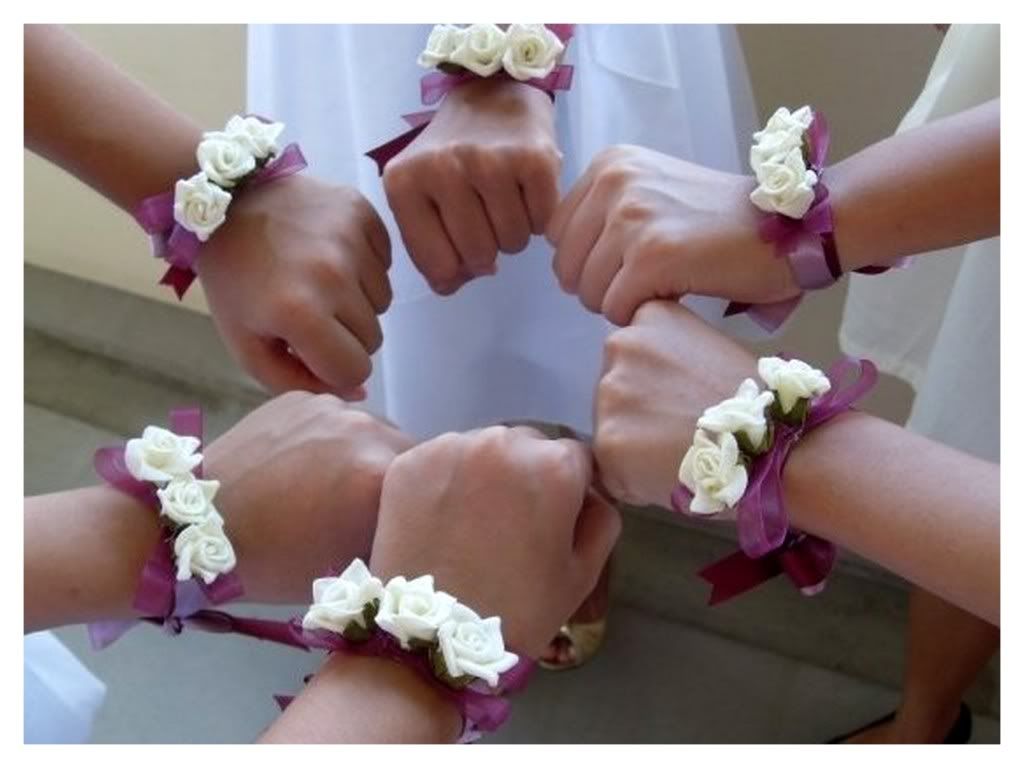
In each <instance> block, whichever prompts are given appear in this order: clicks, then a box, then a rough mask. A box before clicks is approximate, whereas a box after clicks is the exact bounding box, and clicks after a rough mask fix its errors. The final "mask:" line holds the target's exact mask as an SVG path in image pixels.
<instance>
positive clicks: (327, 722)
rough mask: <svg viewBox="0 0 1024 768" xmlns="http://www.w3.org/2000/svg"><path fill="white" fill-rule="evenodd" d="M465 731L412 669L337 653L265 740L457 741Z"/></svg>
mask: <svg viewBox="0 0 1024 768" xmlns="http://www.w3.org/2000/svg"><path fill="white" fill-rule="evenodd" d="M461 729H462V723H461V718H460V717H459V714H458V712H457V711H456V709H455V707H454V706H452V704H451V703H450V702H448V701H446V700H445V699H444V698H443V697H442V696H441V694H440V693H439V692H438V691H437V690H436V689H434V688H432V687H431V686H430V685H429V684H427V683H426V682H425V681H424V680H423V679H422V678H420V677H419V676H418V675H417V674H416V673H415V672H414V671H413V670H411V669H409V668H407V667H405V666H403V665H401V664H397V663H395V662H394V661H391V660H389V659H383V658H377V657H361V656H351V655H345V654H332V655H331V656H330V657H328V659H327V661H326V662H325V663H324V665H323V666H322V667H321V668H320V671H319V672H317V674H316V676H315V677H314V678H313V680H311V681H310V683H309V685H308V687H307V688H306V689H305V690H304V691H303V692H302V693H301V694H300V695H299V696H298V697H297V698H296V699H295V700H294V701H293V702H292V703H291V704H290V705H289V707H288V709H287V710H285V713H284V714H283V715H282V717H281V718H280V719H279V720H278V722H277V723H275V724H274V725H273V726H272V727H271V728H270V730H269V731H268V732H267V733H266V734H265V736H264V740H265V741H269V742H366V743H368V742H376V743H380V742H410V743H452V742H455V741H456V740H457V739H458V737H459V734H460V732H461Z"/></svg>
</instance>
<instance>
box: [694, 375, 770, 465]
mask: <svg viewBox="0 0 1024 768" xmlns="http://www.w3.org/2000/svg"><path fill="white" fill-rule="evenodd" d="M774 399H775V395H773V394H772V393H771V392H760V391H759V390H758V386H757V383H756V382H755V381H754V380H753V379H744V380H743V383H742V384H740V386H739V388H738V389H737V390H736V394H735V396H733V397H730V398H729V399H727V400H723V401H722V402H720V403H719V404H718V405H713V406H711V407H710V408H708V409H707V410H705V411H704V413H703V415H702V416H701V417H700V418H699V419H697V426H698V427H700V428H701V429H707V430H710V431H712V432H719V433H724V432H742V433H743V434H745V435H746V436H747V439H748V440H749V441H750V444H751V446H753V447H755V448H756V447H757V446H759V445H760V444H761V442H762V441H763V440H764V435H765V432H766V431H767V429H768V421H767V420H766V419H765V415H764V411H765V409H766V408H767V407H768V406H769V405H771V404H772V401H773V400H774Z"/></svg>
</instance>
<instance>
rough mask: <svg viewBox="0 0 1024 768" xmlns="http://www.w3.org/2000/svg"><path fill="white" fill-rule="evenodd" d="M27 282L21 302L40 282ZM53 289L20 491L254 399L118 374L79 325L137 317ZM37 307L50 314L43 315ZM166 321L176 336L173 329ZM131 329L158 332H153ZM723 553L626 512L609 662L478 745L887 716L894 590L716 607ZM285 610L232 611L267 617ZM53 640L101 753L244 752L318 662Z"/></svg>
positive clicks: (784, 735)
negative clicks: (137, 439)
mask: <svg viewBox="0 0 1024 768" xmlns="http://www.w3.org/2000/svg"><path fill="white" fill-rule="evenodd" d="M29 277H30V276H29V274H28V272H26V278H27V279H26V297H27V298H28V297H29V295H30V293H31V289H32V286H33V285H34V284H35V282H34V280H35V277H33V280H29V279H28V278H29ZM36 277H38V276H36ZM61 290H62V289H61V288H60V286H59V285H58V286H57V287H56V288H55V287H54V285H53V284H52V283H47V291H46V292H45V294H44V295H45V301H44V300H43V299H40V300H38V301H35V300H34V301H31V302H30V301H26V312H27V313H28V312H32V313H33V314H32V316H31V317H29V315H27V316H26V334H25V368H26V370H25V392H26V408H25V489H26V493H27V494H36V493H45V492H48V491H56V490H61V489H65V488H73V487H78V486H81V485H87V484H92V483H94V482H95V478H94V476H93V472H92V467H91V457H92V452H93V450H94V448H95V447H96V446H97V445H99V444H103V443H107V442H111V441H114V440H117V439H119V438H120V437H122V436H124V435H126V434H128V433H130V432H133V431H134V430H135V429H137V428H138V426H139V425H141V424H144V423H146V421H147V420H149V419H152V418H153V414H154V413H155V414H158V415H162V414H163V413H164V412H165V411H166V409H167V408H168V407H169V406H173V405H177V404H181V403H185V402H201V403H203V405H204V408H205V409H206V412H207V416H208V419H207V425H208V433H209V435H211V436H214V435H217V434H219V433H220V432H222V431H223V430H224V429H225V428H226V427H227V426H228V425H230V424H231V423H233V422H234V421H235V420H237V418H238V417H239V416H240V414H242V413H244V412H245V411H247V410H248V409H249V408H251V407H252V405H253V404H254V403H255V402H257V401H258V397H257V396H255V395H254V394H253V393H252V392H251V390H249V389H247V388H246V387H245V386H244V382H243V384H242V385H240V386H235V384H233V383H231V382H230V381H228V379H229V377H230V376H234V375H235V374H234V372H233V371H232V370H231V369H230V367H222V368H220V369H218V370H216V371H213V372H212V373H211V372H209V371H207V372H206V375H205V377H204V376H203V375H201V374H203V372H201V371H200V372H196V371H195V369H194V368H193V369H190V378H189V383H188V384H183V383H181V382H176V381H173V380H169V379H167V378H166V377H160V376H155V375H153V374H152V373H151V372H150V370H149V367H148V366H146V365H140V364H139V360H138V359H136V358H133V357H127V360H129V361H130V363H129V362H127V361H126V360H125V359H124V358H125V356H124V355H122V354H121V352H123V350H111V349H109V348H105V349H103V350H100V351H97V350H96V349H93V348H89V345H88V344H87V343H84V342H83V339H82V337H81V334H83V333H84V331H83V328H86V329H87V326H89V325H90V324H99V325H102V324H103V323H104V322H109V323H111V324H114V325H116V324H117V323H116V322H115V320H113V319H110V318H109V316H108V319H107V320H104V315H103V311H106V310H110V311H112V312H115V313H120V315H121V317H126V316H127V317H135V318H138V317H140V316H141V315H140V313H138V312H137V311H135V310H136V309H137V307H133V305H132V302H137V301H138V300H137V299H131V298H130V297H125V298H123V299H122V298H119V297H116V296H115V297H110V296H104V297H101V298H102V301H95V300H94V299H95V298H96V297H95V296H94V295H92V294H90V290H91V289H90V288H78V287H75V290H73V291H71V292H68V293H64V294H61V292H60V291H61ZM83 297H84V298H83ZM46 302H49V305H50V306H52V307H53V308H54V309H55V311H59V313H60V317H57V316H56V315H51V316H41V315H40V312H42V311H43V310H42V309H41V308H45V305H46ZM30 308H31V309H30ZM100 308H102V311H101V309H100ZM164 310H165V308H159V312H164ZM145 314H146V316H152V315H153V314H154V312H147V313H145ZM55 318H56V319H55ZM193 318H194V316H193ZM163 320H167V318H161V321H163ZM181 322H194V320H193V319H191V318H188V319H186V320H184V321H181ZM168 324H169V325H171V326H172V327H177V328H180V327H181V325H180V322H179V321H178V320H176V321H175V323H173V324H170V323H168ZM62 327H63V328H68V329H71V328H73V329H74V330H75V333H77V334H79V336H74V335H73V334H65V333H63V332H61V328H62ZM121 327H124V326H123V325H122V326H121ZM131 332H132V333H137V334H139V335H141V336H143V337H152V335H153V334H154V333H158V330H154V329H153V328H150V329H139V328H134V329H133V330H132V331H131ZM102 334H109V330H103V331H102ZM202 334H206V335H205V336H202ZM211 334H212V329H210V328H208V327H206V326H203V325H202V323H199V325H197V326H196V328H195V329H194V330H193V331H191V332H190V336H191V337H192V338H193V339H196V338H199V341H197V343H198V344H210V345H214V346H215V341H211V340H210V338H209V336H210V335H211ZM115 336H116V334H115ZM200 337H201V338H200ZM106 338H114V336H111V335H107V336H106ZM124 338H125V337H124V335H122V336H118V337H117V340H118V341H119V342H122V341H123V340H124ZM204 339H205V340H204ZM118 357H120V358H121V359H116V358H118ZM218 365H220V363H218ZM226 377H228V378H226ZM225 381H228V383H227V384H225ZM197 382H198V383H197ZM211 382H212V383H211ZM71 383H73V386H71ZM113 393H116V395H115V394H113ZM729 548H730V545H729V542H728V541H727V540H726V539H725V538H723V537H722V535H721V534H716V535H709V534H707V533H706V532H697V531H694V530H691V529H687V528H686V527H685V526H680V525H679V524H677V523H675V522H673V521H670V520H666V519H665V517H664V515H662V514H658V515H653V514H651V513H649V512H631V513H630V514H629V515H628V516H627V521H626V527H625V533H624V536H623V541H622V543H621V544H620V546H619V550H618V554H617V556H616V563H615V568H614V569H613V590H612V591H613V607H612V621H611V623H610V629H609V634H608V638H607V642H606V645H605V647H604V648H603V650H602V652H601V653H600V654H599V655H598V656H597V657H596V658H595V659H594V660H593V662H592V663H591V664H589V665H587V666H585V667H583V668H581V669H579V670H574V671H572V672H566V673H557V674H553V673H543V672H539V673H537V674H536V675H535V677H534V679H533V682H532V683H531V686H530V687H529V688H528V689H527V691H526V692H525V693H524V694H523V695H522V696H521V697H520V698H519V699H518V700H517V702H516V704H515V706H514V708H513V716H512V719H511V721H510V722H509V724H508V725H507V726H506V727H505V729H504V730H502V731H501V732H500V733H499V734H497V735H496V736H495V737H492V738H491V740H492V741H495V742H512V743H537V742H659V743H690V742H730V743H750V742H758V743H773V742H785V743H792V742H796V743H816V742H821V741H824V740H826V739H828V738H829V737H831V736H833V735H835V734H836V733H839V732H842V731H845V730H848V729H850V728H853V727H855V726H857V725H859V724H862V723H863V722H866V721H867V720H870V719H873V718H875V717H877V716H878V715H880V714H882V713H884V712H887V711H889V710H890V709H891V708H892V707H893V705H894V704H895V703H896V701H897V700H898V691H897V690H896V687H897V686H898V682H899V679H900V671H901V665H902V631H903V621H904V619H905V617H904V611H905V602H906V592H905V589H904V588H903V586H902V585H900V584H899V582H897V581H896V580H893V579H891V578H888V577H885V576H883V575H881V574H879V573H877V572H876V571H873V570H872V569H865V568H863V567H861V566H860V565H858V564H857V563H855V562H854V563H851V562H849V561H847V562H846V563H845V564H844V566H843V567H842V568H841V569H840V570H839V571H837V573H836V574H835V575H834V577H833V578H832V579H831V580H830V586H829V588H828V589H827V590H826V591H825V593H824V594H822V595H821V596H820V597H817V598H814V599H813V600H806V599H803V598H801V597H799V596H798V595H797V594H796V593H795V591H794V590H792V589H791V588H789V587H788V586H787V585H785V584H782V583H771V584H769V585H767V586H766V587H765V588H763V589H760V590H758V591H756V592H754V593H751V594H749V595H746V596H743V597H741V598H739V599H737V600H735V601H732V602H730V603H727V604H725V605H722V606H717V607H716V608H714V609H709V608H707V607H706V606H705V605H704V600H705V598H706V593H705V591H704V587H703V585H702V584H701V583H700V582H699V581H698V580H697V579H695V578H694V577H693V572H694V571H695V570H696V569H697V567H698V566H699V565H702V564H706V563H707V562H709V561H710V560H711V559H713V558H715V557H718V556H720V555H721V554H723V553H724V552H725V551H727V550H728V549H729ZM298 610H299V609H298V607H296V609H295V610H294V611H292V610H289V609H288V608H278V609H273V610H268V609H265V608H262V609H261V608H259V607H252V606H241V605H240V606H238V608H237V612H238V613H240V614H241V613H248V614H250V615H252V614H256V613H260V614H264V615H277V616H287V615H291V614H292V613H294V612H297V611H298ZM57 635H58V636H59V637H60V638H61V639H62V640H63V641H64V642H65V643H66V644H67V645H68V646H69V647H70V648H71V649H72V650H73V651H74V652H75V653H76V654H78V655H79V657H80V658H81V659H82V660H83V662H84V663H85V664H86V665H87V666H88V667H89V668H90V669H92V670H93V671H94V672H95V674H96V675H97V676H98V677H99V678H100V679H102V680H103V681H104V682H105V683H106V684H107V686H108V695H107V699H106V702H105V704H104V707H103V709H102V711H101V713H100V716H99V719H98V722H97V724H96V728H95V731H94V734H93V740H94V741H96V742H108V743H109V742H132V743H153V742H184V741H192V742H248V741H251V740H252V739H253V738H255V737H256V736H257V734H259V732H260V731H261V730H262V729H263V728H264V727H265V726H266V725H267V723H268V722H269V721H270V720H271V719H272V718H273V717H274V716H275V714H276V711H277V709H276V705H275V704H274V702H273V700H272V698H271V695H272V694H274V693H288V692H294V691H295V690H297V689H298V688H299V687H300V685H301V681H302V678H303V677H304V676H305V675H306V674H308V673H309V672H311V671H313V670H315V668H316V667H317V665H318V662H319V655H318V654H306V653H303V652H301V651H297V650H294V649H288V648H282V647H279V646H274V645H270V644H264V643H259V642H256V641H251V640H246V639H242V638H237V637H232V636H221V635H216V636H214V635H204V634H201V633H198V632H194V633H186V634H184V635H182V636H180V637H177V638H172V637H168V636H166V635H164V634H163V633H161V632H160V631H159V630H156V629H154V628H152V627H148V626H146V627H139V628H137V629H135V630H133V631H132V632H130V633H129V634H128V635H126V636H125V637H123V638H122V639H121V640H119V641H118V642H117V643H116V644H115V645H113V646H112V647H110V648H108V649H107V650H105V651H103V652H101V653H94V652H93V651H91V650H90V649H89V647H88V643H87V640H86V636H85V631H84V628H83V627H80V626H74V627H65V628H61V629H59V630H57ZM211 682H216V685H215V686H214V685H211V684H210V683H211ZM157 690H158V691H159V692H160V695H159V696H155V695H153V691H157ZM969 700H970V701H971V703H972V705H973V706H974V707H975V709H976V710H977V711H980V712H983V713H986V714H987V715H988V716H978V717H976V720H975V739H974V740H975V741H977V742H981V743H996V742H998V740H999V721H998V719H997V718H998V711H999V687H998V666H997V665H992V666H990V668H989V669H987V670H986V671H985V673H984V674H983V675H982V677H981V679H980V680H979V683H978V684H977V685H976V686H975V687H974V689H972V691H971V693H970V696H969Z"/></svg>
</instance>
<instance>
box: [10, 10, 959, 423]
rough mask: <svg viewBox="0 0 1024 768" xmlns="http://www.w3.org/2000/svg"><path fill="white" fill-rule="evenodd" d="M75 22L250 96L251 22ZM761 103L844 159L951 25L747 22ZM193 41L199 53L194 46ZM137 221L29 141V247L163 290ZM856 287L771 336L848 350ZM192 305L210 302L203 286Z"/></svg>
mask: <svg viewBox="0 0 1024 768" xmlns="http://www.w3.org/2000/svg"><path fill="white" fill-rule="evenodd" d="M73 29H74V30H75V31H76V32H77V33H78V34H80V35H81V36H82V37H83V38H84V39H85V40H86V41H87V42H88V43H90V44H91V45H93V46H95V47H96V48H98V49H99V50H100V51H102V52H103V53H105V54H106V55H108V56H109V57H110V58H112V59H113V60H114V61H116V62H117V63H119V64H120V65H121V66H123V67H124V68H125V69H126V70H127V71H129V72H131V73H132V74H133V75H135V76H136V77H138V78H139V79H140V80H142V81H143V82H145V83H146V84H148V85H149V86H151V87H152V88H154V89H155V90H156V91H158V92H159V93H160V94H161V95H162V96H164V97H165V98H167V99H168V100H169V101H171V102H172V103H173V104H175V105H176V106H178V107H179V108H180V109H182V110H184V111H186V112H188V113H189V114H191V115H193V116H195V117H196V118H197V119H198V120H199V121H200V123H201V124H203V125H209V126H215V125H217V124H218V123H219V122H221V121H222V120H223V119H224V117H225V116H226V115H228V114H230V113H232V112H233V111H237V110H238V109H240V108H241V107H242V106H244V104H243V102H244V93H245V87H244V84H245V28H244V27H242V26H76V27H73ZM739 32H740V38H741V41H742V44H743V49H744V51H745V54H746V57H747V65H748V69H749V71H750V76H751V80H752V83H753V89H754V95H755V99H756V101H757V104H758V108H759V110H760V112H761V114H762V116H763V115H765V114H767V113H770V112H771V111H772V110H773V109H774V108H775V106H777V105H780V104H789V105H798V104H803V103H811V104H814V105H816V106H818V107H819V108H821V109H822V110H823V111H824V112H825V113H826V114H827V115H828V117H829V120H830V122H831V124H832V126H833V131H832V136H833V152H832V154H831V158H832V159H838V158H840V157H844V156H846V155H848V154H850V153H852V152H854V151H856V150H857V149H859V148H860V147H863V146H865V145H867V144H869V143H871V142H873V141H877V140H878V139H880V138H882V137H884V136H886V135H887V134H889V133H891V132H892V130H893V129H894V128H895V127H896V125H897V123H898V122H899V119H900V116H901V115H902V113H903V112H904V111H905V110H906V109H907V108H908V107H909V106H910V104H911V102H912V101H913V99H914V97H915V96H916V94H917V92H918V91H919V89H920V87H921V85H922V83H923V82H924V78H925V75H926V74H927V71H928V68H929V66H930V64H931V61H932V58H933V57H934V55H935V52H936V50H937V49H938V45H939V43H940V37H939V35H938V33H937V32H936V31H935V29H934V28H933V27H931V26H930V25H926V24H921V25H913V26H898V25H824V26H822V25H815V26H803V25H780V26H764V25H741V26H740V28H739ZM182 51H188V55H187V56H184V55H182ZM147 252H148V246H147V243H146V241H145V239H144V238H143V237H142V236H141V235H140V234H139V232H138V230H137V229H136V227H135V225H134V223H133V222H132V221H130V220H129V219H128V218H127V217H126V216H124V215H122V214H120V212H118V211H116V210H113V209H112V208H111V207H110V206H109V205H107V204H106V203H105V202H104V201H103V200H101V199H100V198H98V197H97V196H96V195H94V194H92V193H91V192H90V191H89V190H87V189H85V188H84V187H83V186H82V185H80V184H78V183H77V182H76V181H74V180H73V179H71V178H69V177H67V176H66V175H64V174H62V173H61V172H60V171H58V170H56V169H55V168H53V167H51V166H49V165H48V164H46V163H45V162H43V161H40V160H38V159H37V158H35V157H33V156H31V155H29V154H27V153H26V161H25V258H26V260H27V261H29V262H31V263H33V264H37V265H39V266H42V267H46V268H49V269H54V270H58V271H60V272H66V273H70V274H73V275H77V276H81V277H86V278H89V279H92V280H97V281H100V282H104V283H108V284H111V285H116V286H118V287H120V288H124V289H125V290H129V291H133V292H135V293H139V294H143V295H145V296H150V297H152V298H155V299H158V300H161V301H173V298H172V297H171V296H170V292H169V291H166V290H165V289H163V288H162V287H159V286H157V285H155V282H156V279H157V277H158V274H159V267H158V266H157V265H155V264H154V263H153V262H152V261H151V260H150V259H148V258H147V257H146V254H147ZM844 296H845V288H842V287H841V288H839V289H834V290H832V291H829V292H825V293H822V294H818V295H814V296H811V297H809V298H808V300H807V301H806V302H805V304H804V306H803V307H802V309H801V311H800V314H799V315H798V316H797V319H796V321H795V322H793V323H792V324H791V325H790V327H789V329H788V330H787V332H786V334H785V335H784V336H783V338H782V339H780V340H776V341H773V342H772V343H771V345H766V347H769V348H775V349H786V350H794V351H795V350H799V351H800V353H801V354H803V355H805V356H806V357H808V358H811V359H816V360H828V359H831V358H833V357H834V356H835V355H836V353H837V352H838V348H837V346H836V343H835V329H836V327H837V323H838V319H839V316H840V313H841V311H842V303H843V299H844ZM187 306H190V307H192V308H196V309H203V308H204V304H203V300H202V292H201V291H191V292H190V294H189V297H188V300H187ZM909 402H910V392H909V388H908V387H906V386H905V385H903V384H902V383H900V382H897V381H894V380H885V381H883V382H882V385H881V386H880V387H879V389H878V391H877V392H876V394H875V395H874V398H873V401H872V406H873V408H874V410H876V411H877V412H879V413H881V414H883V415H886V416H889V417H890V418H895V419H900V418H902V417H903V416H905V414H906V412H907V409H908V407H909Z"/></svg>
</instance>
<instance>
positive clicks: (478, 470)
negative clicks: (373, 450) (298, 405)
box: [370, 427, 621, 657]
mask: <svg viewBox="0 0 1024 768" xmlns="http://www.w3.org/2000/svg"><path fill="white" fill-rule="evenodd" d="M590 480H591V458H590V454H589V452H588V451H587V449H586V448H585V447H584V446H583V444H582V443H579V442H577V441H574V440H547V439H545V438H544V437H543V436H541V435H540V433H538V432H536V431H535V430H532V429H528V428H524V427H517V428H507V427H490V428H488V429H484V430H481V431H478V432H473V433H469V434H465V435H457V434H451V433H449V434H446V435H442V436H440V437H438V438H436V439H434V440H431V441H429V442H426V443H422V444H420V445H419V446H417V447H416V448H414V449H413V450H411V451H409V452H407V453H405V454H403V455H402V456H400V457H399V458H398V459H397V460H396V461H395V463H394V464H392V465H391V468H390V469H389V470H388V474H387V476H386V477H385V479H384V492H383V495H382V496H381V506H380V515H379V519H378V522H377V535H376V538H375V539H374V543H373V554H372V557H371V562H370V569H371V570H372V571H373V573H374V574H376V575H377V576H379V577H380V578H381V579H384V580H385V581H386V580H387V579H389V578H391V577H392V576H396V575H403V576H406V577H408V578H414V577H416V576H421V575H423V574H428V573H429V574H433V576H434V580H435V585H436V587H437V588H438V589H441V590H444V591H446V592H448V593H449V594H452V595H454V596H455V597H456V598H458V599H459V600H460V601H461V602H462V603H464V604H465V605H467V606H469V607H470V608H472V609H473V610H475V611H476V612H477V613H478V614H480V615H481V616H484V617H487V616H500V617H501V620H502V630H503V632H504V635H505V642H506V645H507V646H508V647H509V648H510V649H512V650H513V651H515V652H517V653H525V654H528V655H529V656H532V657H537V656H538V655H539V654H540V653H541V652H543V650H544V649H545V647H546V646H547V643H548V642H549V641H550V640H551V638H552V637H553V636H554V635H555V633H556V632H557V631H558V628H559V626H561V625H562V624H563V623H564V622H565V620H566V618H567V617H568V616H569V615H570V614H571V613H572V612H573V611H574V610H575V609H576V607H577V606H578V605H579V604H580V603H581V602H583V599H584V598H585V597H586V596H587V594H589V593H590V591H591V589H593V587H594V585H595V584H596V583H597V579H598V576H599V575H600V573H601V568H602V567H603V566H604V564H605V561H606V560H607V559H608V556H609V554H610V553H611V550H612V547H613V545H614V544H615V540H616V539H617V538H618V535H619V531H620V528H621V521H620V519H619V515H618V512H617V511H616V509H615V508H614V507H613V506H612V505H610V504H608V503H607V502H605V501H603V500H601V499H600V498H598V497H597V496H596V495H595V494H593V493H588V488H589V486H590Z"/></svg>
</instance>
